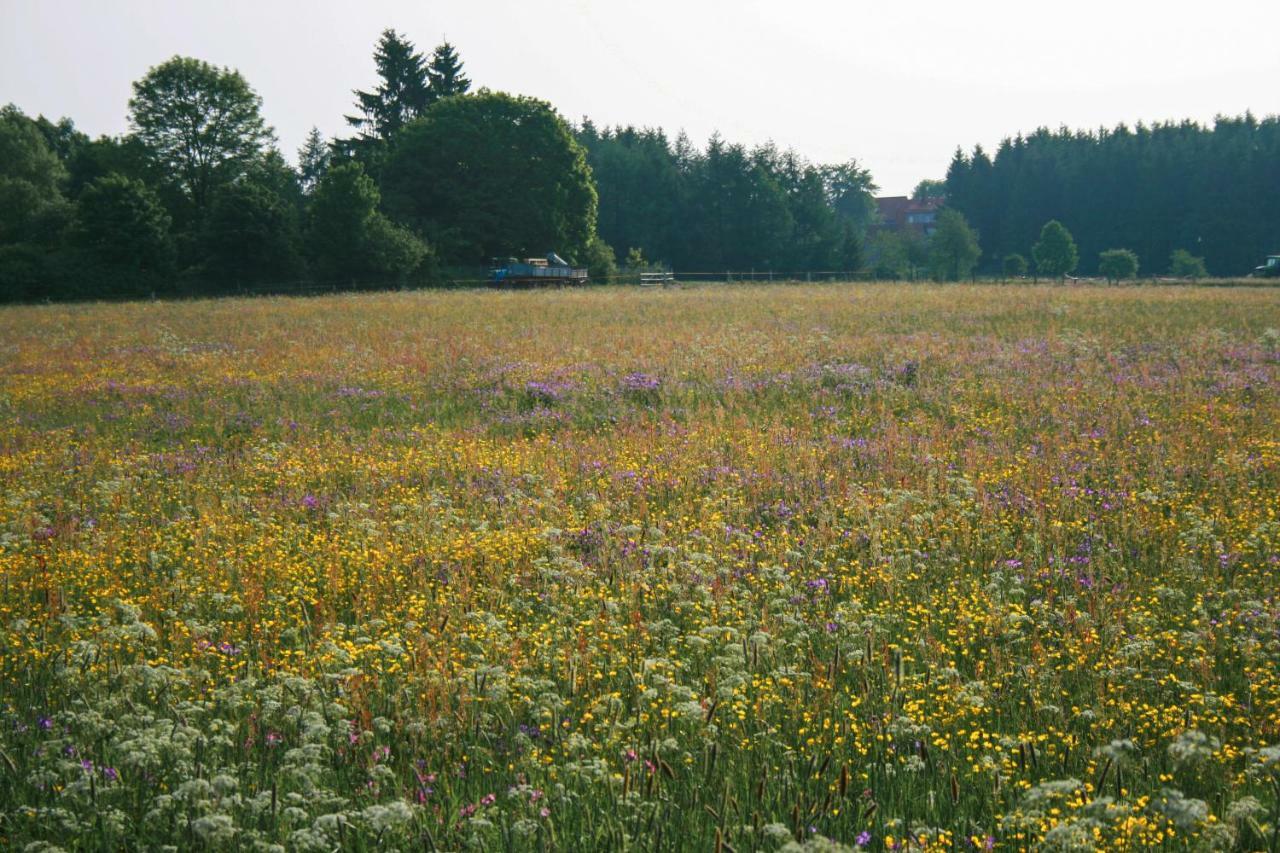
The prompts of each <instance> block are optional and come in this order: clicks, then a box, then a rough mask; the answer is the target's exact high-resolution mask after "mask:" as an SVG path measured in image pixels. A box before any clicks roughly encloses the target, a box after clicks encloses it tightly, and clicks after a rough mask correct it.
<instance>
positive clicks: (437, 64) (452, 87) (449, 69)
mask: <svg viewBox="0 0 1280 853" xmlns="http://www.w3.org/2000/svg"><path fill="white" fill-rule="evenodd" d="M470 90H471V80H470V78H468V77H467V76H466V75H465V74H463V73H462V60H461V59H459V58H458V51H457V50H455V49H454V47H453V45H451V44H449V42H448V41H444V42H441V43H440V45H439V46H438V47H437V48H436V49H435V50H434V51H432V53H431V61H430V62H429V63H428V64H427V103H428V104H433V103H435V102H436V101H438V100H440V99H441V98H448V97H451V96H453V95H465V94H466V93H467V92H468V91H470Z"/></svg>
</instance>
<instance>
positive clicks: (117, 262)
mask: <svg viewBox="0 0 1280 853" xmlns="http://www.w3.org/2000/svg"><path fill="white" fill-rule="evenodd" d="M169 225H170V219H169V214H168V213H166V212H165V210H164V207H163V206H162V205H161V204H160V201H159V200H158V199H157V198H156V196H155V194H154V193H152V192H151V191H150V190H149V189H147V187H146V185H145V184H143V183H141V182H140V181H135V180H133V179H132V178H126V177H124V176H123V175H107V176H106V177H104V178H98V179H97V180H95V181H94V182H93V183H91V184H89V186H87V187H85V190H84V192H83V193H81V194H80V198H79V200H78V201H77V202H76V211H75V224H74V226H73V228H72V242H73V244H74V246H75V247H76V248H77V249H78V250H79V252H80V262H81V267H80V268H79V269H78V275H77V280H76V281H75V282H74V283H73V286H74V287H75V288H76V289H77V290H78V291H80V292H82V293H84V292H86V291H87V294H88V295H95V296H118V295H140V294H145V293H150V292H154V291H157V290H164V289H167V288H168V287H169V286H170V281H171V276H172V273H173V254H174V253H173V241H172V240H171V238H170V234H169Z"/></svg>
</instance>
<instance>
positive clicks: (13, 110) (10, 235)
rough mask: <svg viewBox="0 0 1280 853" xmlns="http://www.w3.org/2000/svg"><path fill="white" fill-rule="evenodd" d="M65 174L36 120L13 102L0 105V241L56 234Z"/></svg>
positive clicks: (48, 239)
mask: <svg viewBox="0 0 1280 853" xmlns="http://www.w3.org/2000/svg"><path fill="white" fill-rule="evenodd" d="M66 177H67V172H66V169H65V168H64V167H63V165H62V162H61V160H59V159H58V155H57V154H56V153H55V152H54V150H53V149H52V148H51V147H50V145H49V143H48V141H47V140H46V138H45V136H44V134H42V133H41V132H40V128H39V126H38V125H37V123H36V122H35V121H33V120H31V119H30V118H28V117H27V116H25V115H23V113H22V111H21V110H19V109H18V108H17V107H14V106H7V107H4V108H3V109H0V245H4V244H12V243H30V242H36V243H42V244H45V243H49V242H51V241H52V240H53V239H56V236H57V232H58V231H59V230H60V228H59V225H58V222H60V221H61V220H62V219H64V218H65V217H63V216H61V213H62V211H63V209H64V208H65V205H64V204H63V202H62V193H61V187H62V185H63V184H64V183H65V181H66Z"/></svg>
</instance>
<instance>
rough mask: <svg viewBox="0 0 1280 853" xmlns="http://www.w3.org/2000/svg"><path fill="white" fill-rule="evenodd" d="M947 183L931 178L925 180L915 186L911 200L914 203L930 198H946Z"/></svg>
mask: <svg viewBox="0 0 1280 853" xmlns="http://www.w3.org/2000/svg"><path fill="white" fill-rule="evenodd" d="M946 197H947V182H946V181H937V180H933V179H932V178H925V179H924V180H923V181H921V182H920V183H918V184H916V188H915V190H913V191H912V193H911V198H912V199H914V200H915V201H925V200H926V199H931V198H946Z"/></svg>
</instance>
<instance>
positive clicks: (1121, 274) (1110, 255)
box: [1098, 249, 1138, 284]
mask: <svg viewBox="0 0 1280 853" xmlns="http://www.w3.org/2000/svg"><path fill="white" fill-rule="evenodd" d="M1098 272H1099V274H1101V275H1103V276H1104V277H1106V279H1107V281H1108V282H1109V283H1111V284H1115V283H1116V282H1118V281H1123V280H1124V279H1126V278H1136V277H1137V275H1138V256H1137V255H1135V254H1134V253H1133V252H1132V251H1130V250H1129V249H1107V250H1106V251H1105V252H1103V253H1102V255H1101V256H1100V257H1099V258H1098Z"/></svg>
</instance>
